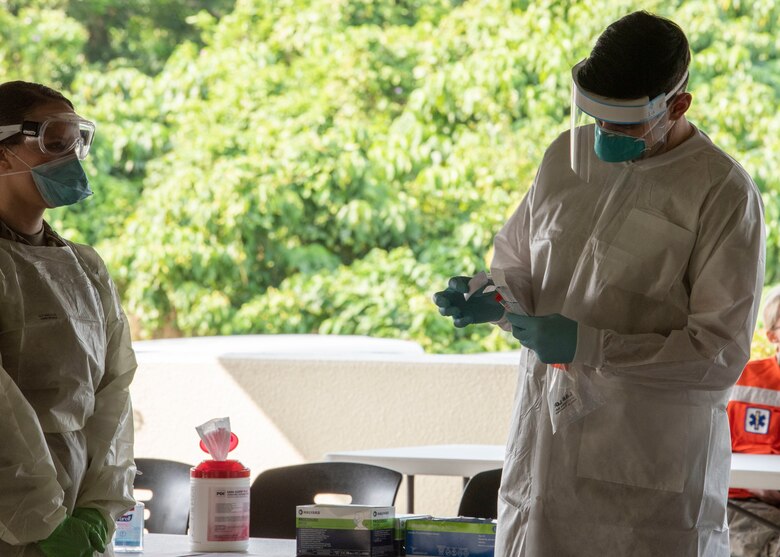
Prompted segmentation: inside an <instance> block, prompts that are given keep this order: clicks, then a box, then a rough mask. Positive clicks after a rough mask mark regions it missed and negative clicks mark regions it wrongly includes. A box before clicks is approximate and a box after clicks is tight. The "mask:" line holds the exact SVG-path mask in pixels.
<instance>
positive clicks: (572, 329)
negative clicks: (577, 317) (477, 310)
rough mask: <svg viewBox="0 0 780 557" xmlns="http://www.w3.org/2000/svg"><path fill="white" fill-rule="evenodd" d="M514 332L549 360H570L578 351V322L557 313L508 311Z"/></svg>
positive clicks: (537, 353) (543, 357)
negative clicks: (538, 313) (530, 313)
mask: <svg viewBox="0 0 780 557" xmlns="http://www.w3.org/2000/svg"><path fill="white" fill-rule="evenodd" d="M506 317H507V319H508V320H509V322H510V323H511V324H512V336H514V337H515V338H516V339H517V340H519V341H520V342H521V343H522V345H523V346H525V347H527V348H529V349H530V350H533V351H534V352H536V355H537V357H538V358H539V360H540V361H542V362H544V363H545V364H568V363H569V362H571V361H572V360H573V359H574V353H575V352H576V351H577V322H576V321H572V320H571V319H569V318H567V317H564V316H563V315H559V314H557V313H554V314H552V315H543V316H541V317H532V316H530V315H516V314H514V313H507V314H506Z"/></svg>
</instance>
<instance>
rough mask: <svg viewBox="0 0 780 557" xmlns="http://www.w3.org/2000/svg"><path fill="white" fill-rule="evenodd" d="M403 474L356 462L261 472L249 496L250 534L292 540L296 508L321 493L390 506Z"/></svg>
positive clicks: (359, 503)
mask: <svg viewBox="0 0 780 557" xmlns="http://www.w3.org/2000/svg"><path fill="white" fill-rule="evenodd" d="M401 478H402V475H401V474H400V473H398V472H396V471H394V470H389V469H387V468H382V467H381V466H374V465H371V464H361V463H357V462H313V463H309V464H298V465H295V466H284V467H281V468H271V469H269V470H265V471H264V472H261V473H260V475H259V476H257V478H255V481H254V482H252V487H251V490H250V492H249V493H250V494H249V500H250V505H249V509H250V510H249V512H250V520H249V535H250V536H252V537H254V538H288V539H292V538H295V507H296V506H297V505H311V504H313V503H314V497H315V496H317V495H319V494H323V493H328V494H340V495H341V494H346V495H351V496H352V500H351V501H350V504H353V505H376V506H391V505H393V504H394V503H395V496H396V494H397V493H398V487H399V486H400V485H401Z"/></svg>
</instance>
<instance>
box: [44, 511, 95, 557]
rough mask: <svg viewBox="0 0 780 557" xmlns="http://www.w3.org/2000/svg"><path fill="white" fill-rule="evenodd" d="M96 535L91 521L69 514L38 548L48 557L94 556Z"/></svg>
mask: <svg viewBox="0 0 780 557" xmlns="http://www.w3.org/2000/svg"><path fill="white" fill-rule="evenodd" d="M94 536H95V533H94V530H93V528H92V526H91V525H90V524H89V523H87V522H84V521H83V520H80V519H78V518H73V517H72V516H68V517H65V520H63V521H62V522H60V525H59V526H57V528H55V529H54V532H52V533H51V535H50V536H49V537H48V538H46V539H45V540H41V541H39V542H38V549H40V550H41V552H42V553H43V554H44V555H46V557H92V556H93V555H94V553H95V547H94V546H93V545H92V538H93V537H94ZM104 549H105V547H104Z"/></svg>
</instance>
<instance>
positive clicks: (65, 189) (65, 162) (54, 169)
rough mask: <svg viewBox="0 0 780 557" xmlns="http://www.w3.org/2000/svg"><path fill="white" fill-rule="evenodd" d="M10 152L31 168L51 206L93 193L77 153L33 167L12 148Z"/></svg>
mask: <svg viewBox="0 0 780 557" xmlns="http://www.w3.org/2000/svg"><path fill="white" fill-rule="evenodd" d="M8 152H10V153H11V154H13V155H14V156H15V157H16V158H17V159H19V160H20V161H22V163H23V164H24V165H25V166H27V167H28V168H29V169H30V170H29V171H28V172H30V174H32V179H33V182H34V183H35V187H36V188H37V189H38V193H40V194H41V197H42V198H43V201H44V202H45V203H46V205H48V206H49V207H52V208H53V207H63V206H65V205H73V204H74V203H78V202H79V201H81V200H83V199H86V198H87V197H89V196H90V195H92V190H91V189H90V188H89V179H88V178H87V175H86V174H85V173H84V168H83V167H82V166H81V161H79V159H78V157H77V156H76V155H75V154H73V155H67V156H65V157H60V158H58V159H55V160H53V161H49V162H45V163H43V164H39V165H37V166H32V167H31V166H30V165H29V164H27V163H26V162H25V161H24V160H23V159H22V158H21V157H19V155H17V154H16V153H14V152H13V151H12V150H10V149H9V150H8ZM15 174H16V173H15Z"/></svg>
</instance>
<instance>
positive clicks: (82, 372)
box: [0, 238, 136, 557]
mask: <svg viewBox="0 0 780 557" xmlns="http://www.w3.org/2000/svg"><path fill="white" fill-rule="evenodd" d="M57 239H58V238H57ZM58 240H59V241H58V242H56V243H57V244H59V245H51V242H50V243H49V245H45V246H31V245H26V244H23V243H19V242H14V241H11V240H7V239H4V238H0V555H2V556H3V557H22V556H24V557H32V556H36V557H37V556H39V555H41V553H40V552H39V550H38V549H37V547H36V546H35V545H34V544H33V543H32V542H35V541H38V540H41V539H44V538H46V537H47V536H48V535H49V534H50V533H51V532H52V531H53V530H54V529H55V527H56V526H57V525H58V524H59V523H60V522H61V521H62V520H63V519H64V518H65V515H66V513H67V514H70V513H71V512H72V511H73V509H74V508H75V507H91V508H95V509H98V510H99V511H101V513H102V514H103V516H104V518H105V519H106V520H107V522H108V529H109V535H110V534H111V533H112V532H113V522H114V519H115V518H116V517H117V516H118V515H120V514H121V513H122V512H123V511H124V510H126V509H128V508H129V507H131V506H132V505H133V503H134V500H133V495H132V485H133V478H134V474H135V467H134V464H133V423H132V419H133V416H132V409H131V404H130V396H129V389H128V387H129V385H130V382H131V380H132V378H133V374H134V373H135V369H136V361H135V356H134V354H133V350H132V347H131V344H130V334H129V328H128V324H127V320H126V318H125V315H124V313H123V311H122V308H121V307H120V303H119V298H118V296H117V293H116V290H115V287H114V284H113V282H112V281H111V279H110V277H109V276H108V273H107V271H106V268H105V265H104V264H103V262H102V261H101V259H100V257H99V256H98V255H97V254H96V253H95V251H94V250H93V249H92V248H89V247H87V246H82V245H76V244H72V243H70V242H65V241H62V240H60V239H58ZM105 554H106V555H110V554H112V551H111V549H110V548H109V549H107V551H106V553H105Z"/></svg>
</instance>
